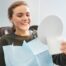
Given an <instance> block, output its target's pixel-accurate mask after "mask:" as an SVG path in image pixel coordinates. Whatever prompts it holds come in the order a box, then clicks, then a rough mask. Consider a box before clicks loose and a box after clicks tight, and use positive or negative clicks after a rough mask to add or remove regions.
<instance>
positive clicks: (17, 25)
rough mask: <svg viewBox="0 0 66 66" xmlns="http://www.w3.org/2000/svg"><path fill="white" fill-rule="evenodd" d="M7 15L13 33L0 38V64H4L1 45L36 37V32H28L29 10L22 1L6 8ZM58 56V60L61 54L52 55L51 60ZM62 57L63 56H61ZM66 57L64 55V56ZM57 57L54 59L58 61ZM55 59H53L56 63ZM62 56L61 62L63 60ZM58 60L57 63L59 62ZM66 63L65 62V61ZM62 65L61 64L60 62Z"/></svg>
mask: <svg viewBox="0 0 66 66" xmlns="http://www.w3.org/2000/svg"><path fill="white" fill-rule="evenodd" d="M8 17H9V19H10V21H11V23H12V24H13V27H14V29H15V33H12V34H7V35H5V36H3V37H1V38H0V66H6V65H5V61H4V53H3V48H2V46H4V45H11V44H12V43H13V44H14V45H22V43H23V41H24V40H25V41H26V42H29V41H31V40H33V39H35V38H36V34H33V33H30V31H29V26H30V23H31V18H30V10H29V8H28V5H27V4H26V3H25V2H24V1H17V2H15V3H13V4H12V5H11V6H10V7H9V8H8ZM56 57H58V58H59V60H61V59H60V57H62V55H60V56H58V55H55V56H53V61H54V60H56V59H55V58H56ZM63 57H64V56H63ZM65 58H66V56H65ZM59 60H58V59H57V60H56V61H59ZM56 61H54V62H55V63H56ZM64 61H65V60H64V58H62V61H60V63H61V62H64ZM60 63H59V62H58V63H57V64H60ZM65 64H66V63H65ZM61 65H63V64H61Z"/></svg>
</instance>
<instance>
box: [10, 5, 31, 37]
mask: <svg viewBox="0 0 66 66" xmlns="http://www.w3.org/2000/svg"><path fill="white" fill-rule="evenodd" d="M11 22H12V24H13V25H14V26H15V29H16V31H15V34H17V35H20V36H28V35H29V30H28V29H29V26H30V22H31V18H30V10H29V8H28V7H27V6H25V5H20V6H17V7H16V8H14V9H13V15H12V18H11Z"/></svg>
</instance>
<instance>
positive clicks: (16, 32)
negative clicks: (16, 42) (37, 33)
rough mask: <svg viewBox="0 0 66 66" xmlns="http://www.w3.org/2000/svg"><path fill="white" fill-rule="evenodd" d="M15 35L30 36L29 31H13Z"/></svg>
mask: <svg viewBox="0 0 66 66" xmlns="http://www.w3.org/2000/svg"><path fill="white" fill-rule="evenodd" d="M15 34H16V35H19V36H29V35H30V32H29V30H27V31H23V30H16V31H15Z"/></svg>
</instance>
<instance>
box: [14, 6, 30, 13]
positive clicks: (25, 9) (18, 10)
mask: <svg viewBox="0 0 66 66" xmlns="http://www.w3.org/2000/svg"><path fill="white" fill-rule="evenodd" d="M26 12H29V13H30V10H29V7H28V6H25V5H20V6H17V7H16V8H14V9H13V13H26Z"/></svg>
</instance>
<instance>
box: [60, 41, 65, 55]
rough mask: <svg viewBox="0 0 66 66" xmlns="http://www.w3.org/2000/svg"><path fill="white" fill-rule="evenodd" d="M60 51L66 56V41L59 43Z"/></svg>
mask: <svg viewBox="0 0 66 66" xmlns="http://www.w3.org/2000/svg"><path fill="white" fill-rule="evenodd" d="M61 51H62V53H64V54H66V41H62V43H61Z"/></svg>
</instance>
